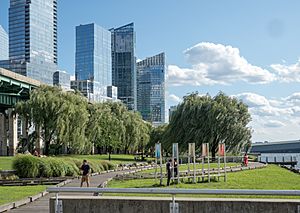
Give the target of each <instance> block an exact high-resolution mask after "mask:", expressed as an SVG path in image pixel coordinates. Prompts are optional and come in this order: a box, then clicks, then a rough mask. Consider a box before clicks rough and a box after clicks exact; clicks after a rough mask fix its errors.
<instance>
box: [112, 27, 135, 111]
mask: <svg viewBox="0 0 300 213" xmlns="http://www.w3.org/2000/svg"><path fill="white" fill-rule="evenodd" d="M110 31H111V42H112V47H111V49H112V53H111V56H112V85H113V86H115V87H117V88H118V99H120V100H121V101H122V102H123V103H124V104H125V105H126V106H127V108H128V109H129V110H136V109H137V100H136V99H137V85H136V78H137V75H136V57H135V31H134V23H130V24H127V25H124V26H121V27H119V28H112V29H110Z"/></svg>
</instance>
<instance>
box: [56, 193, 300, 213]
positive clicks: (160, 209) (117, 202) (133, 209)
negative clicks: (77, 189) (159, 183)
mask: <svg viewBox="0 0 300 213" xmlns="http://www.w3.org/2000/svg"><path fill="white" fill-rule="evenodd" d="M59 201H61V202H62V212H63V213H92V212H101V213H141V212H143V213H169V212H170V203H171V202H172V200H171V198H165V197H162V198H158V197H155V198H150V197H147V198H141V197H139V198H138V197H106V196H105V197H87V196H82V197H78V196H76V197H75V196H60V197H59ZM176 203H178V204H179V212H180V213H253V212H255V213H299V212H300V211H299V210H300V200H287V199H285V200H282V199H221V198H203V199H198V198H178V199H176ZM50 213H55V197H53V198H51V199H50Z"/></svg>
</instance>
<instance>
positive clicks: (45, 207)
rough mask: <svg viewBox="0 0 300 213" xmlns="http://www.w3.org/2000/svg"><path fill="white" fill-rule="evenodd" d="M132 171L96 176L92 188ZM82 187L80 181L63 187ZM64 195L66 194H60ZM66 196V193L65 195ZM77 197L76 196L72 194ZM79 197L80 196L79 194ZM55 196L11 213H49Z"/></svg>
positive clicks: (74, 181)
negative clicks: (50, 204)
mask: <svg viewBox="0 0 300 213" xmlns="http://www.w3.org/2000/svg"><path fill="white" fill-rule="evenodd" d="M128 171H130V170H124V171H116V172H109V173H104V174H100V175H95V176H91V177H90V182H91V184H90V187H98V186H99V185H100V184H103V183H104V182H105V181H107V180H108V179H110V178H113V177H115V176H116V175H118V174H122V173H124V172H128ZM79 186H80V179H77V178H76V179H74V180H73V181H72V182H71V183H68V184H66V185H64V186H63V187H79ZM60 194H62V195H64V193H60ZM65 194H66V193H65ZM66 195H67V194H66ZM72 195H76V194H74V193H73V194H72ZM78 195H79V194H78ZM53 196H54V194H47V195H46V196H44V197H41V198H40V199H38V200H36V201H34V202H31V203H28V204H27V205H24V206H20V207H19V208H16V209H12V210H10V211H9V212H11V213H15V212H16V213H17V212H22V213H48V212H49V200H50V197H53ZM80 196H91V194H86V193H85V194H80Z"/></svg>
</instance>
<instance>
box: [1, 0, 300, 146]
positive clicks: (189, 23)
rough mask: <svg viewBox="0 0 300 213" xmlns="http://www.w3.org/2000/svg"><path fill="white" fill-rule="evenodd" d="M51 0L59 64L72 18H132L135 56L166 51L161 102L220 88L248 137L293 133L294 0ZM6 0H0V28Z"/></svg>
mask: <svg viewBox="0 0 300 213" xmlns="http://www.w3.org/2000/svg"><path fill="white" fill-rule="evenodd" d="M58 2H59V5H58V27H59V32H58V41H59V43H58V45H59V47H58V54H59V67H60V68H61V69H65V70H67V71H68V72H70V73H71V74H73V73H74V47H75V26H76V25H79V24H85V23H90V22H96V23H97V24H98V25H100V26H103V27H105V28H107V29H108V28H111V27H118V26H121V25H123V24H127V23H129V22H134V23H135V29H136V41H137V43H136V53H137V57H138V58H139V59H143V58H145V57H147V56H152V55H154V54H157V53H159V52H161V51H164V52H166V55H167V64H168V77H167V80H168V81H167V106H168V107H169V106H170V105H174V104H177V103H178V102H180V100H181V98H182V96H184V95H186V94H187V93H190V92H193V91H199V93H201V94H205V93H207V92H208V93H210V94H211V95H215V94H216V93H217V92H218V91H220V90H222V91H224V92H225V93H226V94H228V95H234V96H236V97H238V98H240V99H242V100H243V101H245V102H246V103H247V104H248V105H249V107H250V112H251V114H252V117H253V121H252V122H251V124H250V126H251V127H252V128H253V130H254V133H253V141H258V140H269V141H277V140H288V139H299V138H300V136H299V132H300V107H299V104H300V83H299V82H300V63H298V59H299V57H300V42H299V41H300V27H299V26H300V13H299V8H300V1H298V0H290V1H288V3H287V1H282V0H264V1H261V0H244V1H240V0H228V1H217V0H210V1H202V0H188V1H182V0H163V1H162V0H151V1H145V0H111V1H99V0H88V1H87V0H86V1H83V0H59V1H58ZM8 3H9V0H0V24H1V25H3V27H4V28H5V29H6V30H7V22H8V18H7V15H8V14H7V13H8V11H7V10H8ZM257 103H259V104H257Z"/></svg>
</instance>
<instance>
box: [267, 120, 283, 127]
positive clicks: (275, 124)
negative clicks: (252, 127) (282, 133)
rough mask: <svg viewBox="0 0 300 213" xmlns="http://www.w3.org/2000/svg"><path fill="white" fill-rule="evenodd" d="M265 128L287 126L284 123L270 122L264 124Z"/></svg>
mask: <svg viewBox="0 0 300 213" xmlns="http://www.w3.org/2000/svg"><path fill="white" fill-rule="evenodd" d="M264 126H265V127H269V128H279V127H283V126H285V124H284V123H282V122H281V121H276V120H269V121H267V122H265V123H264Z"/></svg>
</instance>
